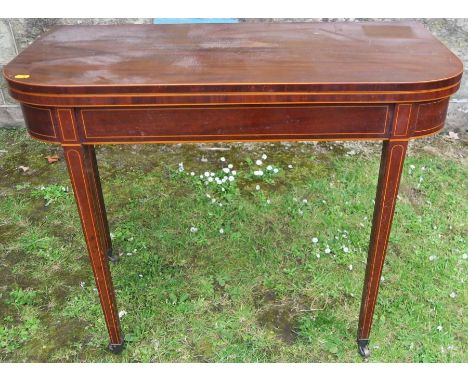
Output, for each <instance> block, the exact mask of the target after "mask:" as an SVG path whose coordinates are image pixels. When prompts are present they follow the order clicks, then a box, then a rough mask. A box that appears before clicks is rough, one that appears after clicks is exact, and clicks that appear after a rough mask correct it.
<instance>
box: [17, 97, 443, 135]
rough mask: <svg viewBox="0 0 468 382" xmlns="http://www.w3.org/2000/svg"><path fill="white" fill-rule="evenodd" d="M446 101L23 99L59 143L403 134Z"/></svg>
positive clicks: (40, 131)
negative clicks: (71, 103) (75, 102)
mask: <svg viewBox="0 0 468 382" xmlns="http://www.w3.org/2000/svg"><path fill="white" fill-rule="evenodd" d="M447 106H448V98H445V99H441V100H436V101H431V102H424V103H414V104H411V103H408V104H371V105H369V104H353V105H350V104H338V105H336V104H333V105H330V104H320V105H317V104H313V105H280V106H278V105H274V106H272V105H262V106H257V105H243V106H213V107H205V106H203V107H200V106H192V107H161V106H150V107H104V108H93V107H89V108H79V107H76V108H55V107H39V106H32V105H27V104H22V108H23V113H24V116H25V120H26V124H27V126H28V129H29V132H30V134H31V135H32V136H33V137H35V138H38V139H41V140H45V141H48V142H56V143H62V144H105V143H145V142H146V143H151V142H153V143H166V142H167V143H174V142H210V141H218V142H219V141H240V142H241V141H280V140H333V139H335V140H349V139H361V140H370V139H380V140H385V139H389V138H392V137H393V138H399V139H408V138H411V137H413V136H418V135H427V134H431V133H434V132H436V131H438V130H440V128H441V127H442V126H443V123H444V121H445V117H446V113H447ZM398 114H400V118H399V119H398V123H394V120H395V119H396V116H397V115H398ZM402 117H403V118H402Z"/></svg>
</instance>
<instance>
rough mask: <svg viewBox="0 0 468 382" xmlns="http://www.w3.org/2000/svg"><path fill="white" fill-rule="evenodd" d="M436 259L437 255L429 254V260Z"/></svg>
mask: <svg viewBox="0 0 468 382" xmlns="http://www.w3.org/2000/svg"><path fill="white" fill-rule="evenodd" d="M436 259H437V256H434V255H431V256H429V261H434V260H436Z"/></svg>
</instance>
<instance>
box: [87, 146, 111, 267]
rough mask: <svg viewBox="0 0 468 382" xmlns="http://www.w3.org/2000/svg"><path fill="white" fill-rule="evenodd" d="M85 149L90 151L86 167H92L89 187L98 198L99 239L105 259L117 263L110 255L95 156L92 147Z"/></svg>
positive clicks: (107, 225)
mask: <svg viewBox="0 0 468 382" xmlns="http://www.w3.org/2000/svg"><path fill="white" fill-rule="evenodd" d="M85 147H86V149H89V150H90V151H91V153H90V155H87V156H86V160H87V161H88V162H87V163H86V166H87V167H88V166H89V167H92V168H93V172H94V174H95V176H94V177H93V180H94V181H93V182H91V186H92V187H94V192H95V193H96V195H97V196H98V199H99V200H98V203H97V205H98V208H99V226H100V230H101V239H102V240H103V245H104V253H105V254H106V256H107V258H108V259H109V260H110V261H112V262H114V263H115V262H117V261H118V259H119V256H118V255H113V254H112V241H111V237H110V233H109V223H108V221H107V214H106V207H105V205H104V198H103V196H102V189H101V180H100V177H99V171H98V167H97V161H96V155H95V153H94V146H85Z"/></svg>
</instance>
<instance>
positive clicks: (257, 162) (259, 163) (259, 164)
mask: <svg viewBox="0 0 468 382" xmlns="http://www.w3.org/2000/svg"><path fill="white" fill-rule="evenodd" d="M255 164H256V165H257V166H261V165H262V164H263V162H262V160H261V159H257V160H256V161H255Z"/></svg>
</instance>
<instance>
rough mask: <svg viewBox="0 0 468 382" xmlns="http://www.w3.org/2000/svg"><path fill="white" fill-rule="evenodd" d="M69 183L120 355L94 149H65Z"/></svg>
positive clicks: (113, 345)
mask: <svg viewBox="0 0 468 382" xmlns="http://www.w3.org/2000/svg"><path fill="white" fill-rule="evenodd" d="M63 149H64V152H65V160H66V162H67V166H68V172H69V174H70V180H71V183H72V186H73V191H74V193H75V200H76V203H77V205H78V211H79V214H80V219H81V225H82V227H83V233H84V236H85V240H86V245H87V247H88V252H89V257H90V260H91V266H92V268H93V273H94V278H95V280H96V285H97V289H98V292H99V298H100V300H101V306H102V310H103V312H104V317H105V320H106V325H107V330H108V332H109V336H110V345H109V349H110V350H111V351H112V352H114V353H117V352H120V351H121V350H122V347H123V335H122V332H121V328H120V321H119V315H118V311H117V304H116V301H115V294H114V286H113V284H112V278H111V273H110V269H109V264H108V261H107V251H108V250H109V248H110V238H108V235H109V229H108V226H107V218H106V216H105V214H106V212H105V208H104V203H103V198H102V193H101V187H100V183H99V174H98V172H97V166H96V158H95V153H94V147H93V146H85V145H72V146H63Z"/></svg>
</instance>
